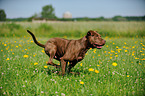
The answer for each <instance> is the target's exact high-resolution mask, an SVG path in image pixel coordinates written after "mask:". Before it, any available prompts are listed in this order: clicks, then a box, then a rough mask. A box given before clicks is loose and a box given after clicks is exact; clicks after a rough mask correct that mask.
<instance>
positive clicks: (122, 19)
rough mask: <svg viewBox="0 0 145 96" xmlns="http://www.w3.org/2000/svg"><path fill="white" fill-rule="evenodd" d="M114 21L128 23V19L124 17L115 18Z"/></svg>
mask: <svg viewBox="0 0 145 96" xmlns="http://www.w3.org/2000/svg"><path fill="white" fill-rule="evenodd" d="M112 19H113V20H114V21H126V18H124V17H122V16H114V17H113V18H112Z"/></svg>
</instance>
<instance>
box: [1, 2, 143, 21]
mask: <svg viewBox="0 0 145 96" xmlns="http://www.w3.org/2000/svg"><path fill="white" fill-rule="evenodd" d="M32 19H38V20H42V19H45V20H53V21H145V16H114V17H112V18H105V17H103V16H101V17H97V18H89V17H82V18H70V19H68V18H67V19H66V18H58V17H57V16H55V9H54V8H53V6H52V5H46V6H44V7H42V12H41V13H40V14H37V13H35V14H34V15H33V16H31V17H29V18H13V19H9V18H6V13H5V11H4V10H3V9H0V21H32Z"/></svg>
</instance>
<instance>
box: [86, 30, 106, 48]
mask: <svg viewBox="0 0 145 96" xmlns="http://www.w3.org/2000/svg"><path fill="white" fill-rule="evenodd" d="M86 38H87V40H88V43H89V45H90V47H91V48H98V49H101V48H102V46H104V45H105V42H106V41H105V40H104V39H102V38H101V35H100V34H99V33H97V31H92V30H90V31H88V33H87V35H86Z"/></svg>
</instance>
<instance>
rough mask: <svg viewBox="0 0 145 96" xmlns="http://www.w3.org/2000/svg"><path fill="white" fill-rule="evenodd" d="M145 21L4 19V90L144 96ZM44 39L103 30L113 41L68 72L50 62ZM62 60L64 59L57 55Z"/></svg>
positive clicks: (0, 59) (0, 74) (0, 39)
mask: <svg viewBox="0 0 145 96" xmlns="http://www.w3.org/2000/svg"><path fill="white" fill-rule="evenodd" d="M144 26H145V22H54V23H53V22H51V23H43V24H41V23H29V22H17V23H0V49H1V50H0V78H1V79H0V81H1V83H0V95H1V96H3V95H4V96H11V95H14V96H16V95H19V96H21V95H24V96H38V95H39V96H81V95H82V96H144V95H145V27H144ZM27 29H29V30H31V31H32V32H34V34H36V37H37V39H38V41H39V42H41V43H43V44H44V43H45V42H46V41H47V40H48V39H49V38H51V37H63V38H67V39H78V38H80V37H82V36H85V34H86V33H87V31H88V30H90V29H92V30H98V31H99V33H100V34H101V35H102V38H104V39H105V40H106V41H107V42H106V45H105V46H104V47H103V48H102V49H101V50H98V49H90V50H89V51H88V52H87V54H86V56H85V58H84V60H83V61H81V62H79V63H78V64H77V65H76V66H75V67H74V68H73V69H72V71H73V72H80V75H72V74H67V75H66V76H64V77H62V76H59V75H58V74H56V73H54V72H52V71H59V70H57V69H55V68H54V67H52V66H47V64H46V62H47V61H48V59H49V57H48V56H46V55H45V53H44V49H43V48H40V47H38V46H37V45H35V44H34V42H33V41H32V38H31V37H30V35H29V34H28V33H27V32H26V30H27ZM54 62H55V63H56V64H59V62H58V61H56V60H54Z"/></svg>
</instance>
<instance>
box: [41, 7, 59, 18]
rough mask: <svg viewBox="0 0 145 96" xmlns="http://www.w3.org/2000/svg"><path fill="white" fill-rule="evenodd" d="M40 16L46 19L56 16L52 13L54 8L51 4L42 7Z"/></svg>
mask: <svg viewBox="0 0 145 96" xmlns="http://www.w3.org/2000/svg"><path fill="white" fill-rule="evenodd" d="M41 15H42V18H46V19H54V18H56V16H55V13H54V8H53V7H52V5H46V6H44V7H43V8H42V12H41Z"/></svg>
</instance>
